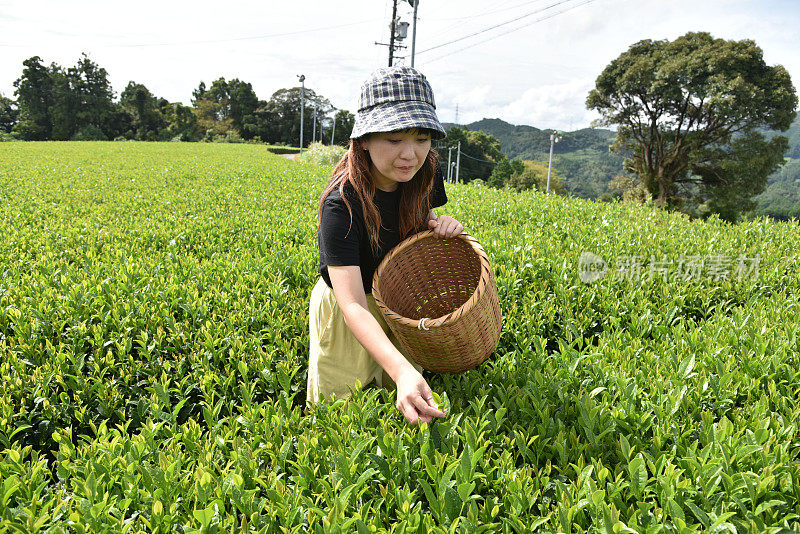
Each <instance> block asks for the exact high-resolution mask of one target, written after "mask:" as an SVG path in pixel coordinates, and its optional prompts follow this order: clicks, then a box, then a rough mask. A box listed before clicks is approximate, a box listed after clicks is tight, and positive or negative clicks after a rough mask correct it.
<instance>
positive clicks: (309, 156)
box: [297, 143, 347, 165]
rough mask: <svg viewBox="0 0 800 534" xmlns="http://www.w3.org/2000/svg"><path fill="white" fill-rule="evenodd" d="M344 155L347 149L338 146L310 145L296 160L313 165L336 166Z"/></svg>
mask: <svg viewBox="0 0 800 534" xmlns="http://www.w3.org/2000/svg"><path fill="white" fill-rule="evenodd" d="M345 153H347V149H345V148H344V147H342V146H339V145H333V146H330V145H323V144H322V143H311V144H310V145H308V148H307V149H306V150H304V151H303V153H302V154H300V156H299V157H298V158H297V160H298V161H302V162H303V163H313V164H315V165H336V164H337V163H339V160H340V159H342V157H343V156H344V155H345Z"/></svg>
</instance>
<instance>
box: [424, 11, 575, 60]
mask: <svg viewBox="0 0 800 534" xmlns="http://www.w3.org/2000/svg"><path fill="white" fill-rule="evenodd" d="M569 1H570V0H559V1H558V2H555V3H553V4H550V5H549V6H546V7H543V8H541V9H536V10H534V11H531V12H530V13H527V14H525V15H522V16H521V17H517V18H515V19H511V20H507V21H505V22H501V23H500V24H495V25H494V26H489V27H488V28H484V29H483V30H480V31H477V32H475V33H471V34H469V35H465V36H463V37H459V38H458V39H453V40H452V41H447V42H445V43H441V44H438V45H436V46H432V47H430V48H426V49H425V50H420V51H419V52H417V54H422V53H425V52H430V51H431V50H436V49H437V48H441V47H443V46H447V45H450V44H453V43H457V42H459V41H463V40H464V39H469V38H470V37H475V36H476V35H480V34H482V33H486V32H488V31H491V30H494V29H496V28H500V27H501V26H505V25H507V24H511V23H513V22H517V21H520V20H522V19H525V18H528V17H530V16H533V15H536V14H538V13H541V12H543V11H547V10H548V9H550V8H552V7H557V6H560V5H561V4H566V3H567V2H569ZM501 35H502V34H501Z"/></svg>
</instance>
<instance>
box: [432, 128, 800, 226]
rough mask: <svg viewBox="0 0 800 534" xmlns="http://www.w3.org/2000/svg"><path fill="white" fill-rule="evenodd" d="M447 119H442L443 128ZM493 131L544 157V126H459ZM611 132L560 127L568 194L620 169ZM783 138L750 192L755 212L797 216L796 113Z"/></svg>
mask: <svg viewBox="0 0 800 534" xmlns="http://www.w3.org/2000/svg"><path fill="white" fill-rule="evenodd" d="M450 126H453V124H450V123H446V124H445V127H447V128H449V127H450ZM463 127H464V128H467V129H469V130H480V131H482V132H485V133H488V134H491V135H493V136H495V137H496V138H497V139H498V140H499V141H500V145H501V148H502V150H503V153H504V154H505V155H506V156H508V158H509V159H510V158H520V159H532V160H542V161H547V159H548V157H549V151H550V131H551V130H542V129H539V128H536V127H534V126H528V125H524V124H520V125H513V124H510V123H508V122H505V121H503V120H501V119H482V120H479V121H476V122H473V123H470V124H467V125H464V126H463ZM615 135H616V134H615V132H613V131H612V130H607V129H603V128H584V129H582V130H576V131H574V132H566V133H564V135H563V137H562V139H561V141H559V142H558V143H556V144H555V146H554V148H553V166H554V167H555V168H556V169H557V170H558V171H559V172H560V173H561V175H562V176H564V178H565V186H566V188H567V190H568V191H570V192H571V193H572V194H573V195H575V196H577V197H580V198H586V199H597V198H599V197H600V196H601V195H602V194H603V193H608V192H610V190H609V189H608V184H609V182H610V181H611V180H612V178H613V177H614V176H615V175H617V174H620V173H621V172H622V161H623V158H622V157H620V156H617V155H615V154H612V153H610V152H609V151H608V147H609V146H610V145H611V143H613V142H614V137H615ZM781 135H784V136H786V137H788V139H789V150H788V151H787V152H786V156H787V161H786V164H785V165H784V167H782V168H781V169H780V170H778V171H777V172H776V173H774V174H773V175H771V176H770V177H769V180H768V181H767V187H766V189H765V190H764V192H763V193H761V194H760V195H758V196H757V197H756V200H757V201H758V203H759V206H758V208H757V209H756V211H755V214H757V215H770V216H772V217H775V218H778V219H787V218H788V217H790V216H794V217H799V216H800V116H798V118H797V119H795V121H794V123H793V124H792V126H791V128H789V130H788V131H786V132H784V133H782V134H781Z"/></svg>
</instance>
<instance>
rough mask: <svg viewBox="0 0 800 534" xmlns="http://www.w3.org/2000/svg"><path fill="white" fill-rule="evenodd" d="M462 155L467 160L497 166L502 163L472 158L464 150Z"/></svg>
mask: <svg viewBox="0 0 800 534" xmlns="http://www.w3.org/2000/svg"><path fill="white" fill-rule="evenodd" d="M461 155H462V156H464V157H465V158H469V159H474V160H475V161H482V162H484V163H491V164H492V165H497V164H498V163H500V162H499V161H492V160H489V159H479V158H473V157H472V156H470V155H469V154H467V153H466V152H464V151H463V150H462V151H461Z"/></svg>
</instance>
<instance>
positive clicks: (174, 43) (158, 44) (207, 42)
mask: <svg viewBox="0 0 800 534" xmlns="http://www.w3.org/2000/svg"><path fill="white" fill-rule="evenodd" d="M376 20H377V19H369V20H362V21H359V22H351V23H349V24H337V25H335V26H325V27H322V28H311V29H308V30H297V31H292V32H283V33H271V34H264V35H253V36H249V37H232V38H229V39H209V40H202V41H176V42H171V43H140V44H109V45H105V46H107V47H109V48H141V47H149V46H183V45H198V44H214V43H229V42H235V41H252V40H257V39H269V38H272V37H286V36H289V35H301V34H304V33H313V32H322V31H329V30H338V29H339V28H346V27H349V26H358V25H361V24H367V23H372V22H375V21H376ZM46 33H51V32H46ZM52 33H55V32H52ZM82 37H84V38H85V37H86V36H85V35H84V36H82ZM25 46H27V45H16V44H3V43H0V47H7V48H22V47H25Z"/></svg>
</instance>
